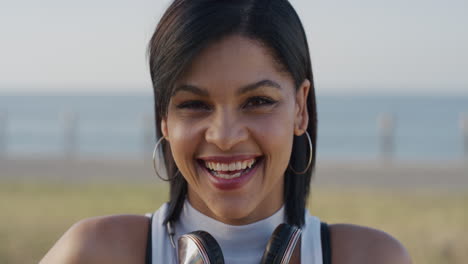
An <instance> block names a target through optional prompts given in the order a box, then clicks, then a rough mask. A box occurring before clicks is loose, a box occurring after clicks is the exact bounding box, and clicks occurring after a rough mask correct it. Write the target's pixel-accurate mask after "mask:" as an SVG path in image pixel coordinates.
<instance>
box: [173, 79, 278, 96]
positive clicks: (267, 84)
mask: <svg viewBox="0 0 468 264" xmlns="http://www.w3.org/2000/svg"><path fill="white" fill-rule="evenodd" d="M260 87H272V88H276V89H279V90H281V85H279V84H278V83H277V82H275V81H272V80H261V81H259V82H256V83H252V84H248V85H245V86H242V87H241V88H240V89H239V90H238V91H237V93H236V94H237V95H242V94H245V93H248V92H251V91H253V90H255V89H258V88H260ZM181 91H186V92H190V93H194V94H196V95H200V96H203V97H208V96H209V93H208V91H207V90H205V89H202V88H200V87H197V86H195V85H190V84H183V85H180V86H178V87H177V88H175V89H174V92H173V93H172V96H174V95H175V94H177V93H178V92H181Z"/></svg>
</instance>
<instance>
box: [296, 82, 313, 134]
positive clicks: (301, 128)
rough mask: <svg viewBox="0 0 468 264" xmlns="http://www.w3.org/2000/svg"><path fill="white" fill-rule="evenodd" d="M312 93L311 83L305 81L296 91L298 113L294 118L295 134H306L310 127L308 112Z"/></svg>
mask: <svg viewBox="0 0 468 264" xmlns="http://www.w3.org/2000/svg"><path fill="white" fill-rule="evenodd" d="M309 91H310V81H309V80H308V79H305V80H304V82H302V84H301V86H300V87H299V89H298V90H297V91H296V112H295V117H294V134H295V135H296V136H300V135H302V134H304V132H305V131H306V130H307V126H308V125H309V112H308V111H307V96H308V95H309Z"/></svg>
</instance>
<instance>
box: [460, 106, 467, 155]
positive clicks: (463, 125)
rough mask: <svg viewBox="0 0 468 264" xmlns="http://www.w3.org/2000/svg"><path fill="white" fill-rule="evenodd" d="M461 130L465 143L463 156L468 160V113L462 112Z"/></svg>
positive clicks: (463, 142)
mask: <svg viewBox="0 0 468 264" xmlns="http://www.w3.org/2000/svg"><path fill="white" fill-rule="evenodd" d="M460 130H461V136H462V144H463V156H464V158H465V159H466V160H468V115H467V114H460Z"/></svg>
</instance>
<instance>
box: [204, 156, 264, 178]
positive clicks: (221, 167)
mask: <svg viewBox="0 0 468 264" xmlns="http://www.w3.org/2000/svg"><path fill="white" fill-rule="evenodd" d="M254 163H255V159H251V160H245V161H237V162H232V163H218V162H205V166H206V167H207V168H208V169H210V170H214V171H218V172H220V171H236V170H245V169H247V168H252V166H253V164H254ZM234 175H236V174H234ZM231 176H232V175H230V177H231Z"/></svg>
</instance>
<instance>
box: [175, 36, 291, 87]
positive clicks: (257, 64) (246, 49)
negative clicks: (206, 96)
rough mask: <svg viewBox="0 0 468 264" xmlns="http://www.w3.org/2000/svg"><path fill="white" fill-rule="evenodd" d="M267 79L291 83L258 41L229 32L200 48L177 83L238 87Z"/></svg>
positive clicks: (284, 83)
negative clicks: (225, 35)
mask: <svg viewBox="0 0 468 264" xmlns="http://www.w3.org/2000/svg"><path fill="white" fill-rule="evenodd" d="M263 79H268V80H274V81H276V82H278V83H280V85H281V86H291V85H293V80H292V78H291V77H290V75H289V74H288V73H286V72H285V71H282V70H281V67H280V65H279V64H278V62H276V61H275V59H274V57H273V56H272V55H271V52H270V51H269V50H268V49H267V48H265V47H264V45H262V44H261V43H260V42H258V41H255V40H252V39H249V38H246V37H243V36H239V35H232V36H228V37H225V38H223V39H221V40H220V41H217V42H214V43H212V44H210V45H208V46H207V47H206V48H204V49H203V50H202V51H201V52H200V53H199V54H198V55H197V56H196V57H195V58H194V60H193V61H192V63H191V65H190V66H189V68H188V69H187V71H186V73H185V74H184V75H183V76H182V78H181V79H180V80H179V81H178V82H177V83H178V84H181V83H183V84H187V83H188V84H191V85H195V86H200V87H207V88H210V87H226V88H228V87H233V88H238V87H240V86H243V85H245V84H249V83H252V82H255V81H259V80H263Z"/></svg>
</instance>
